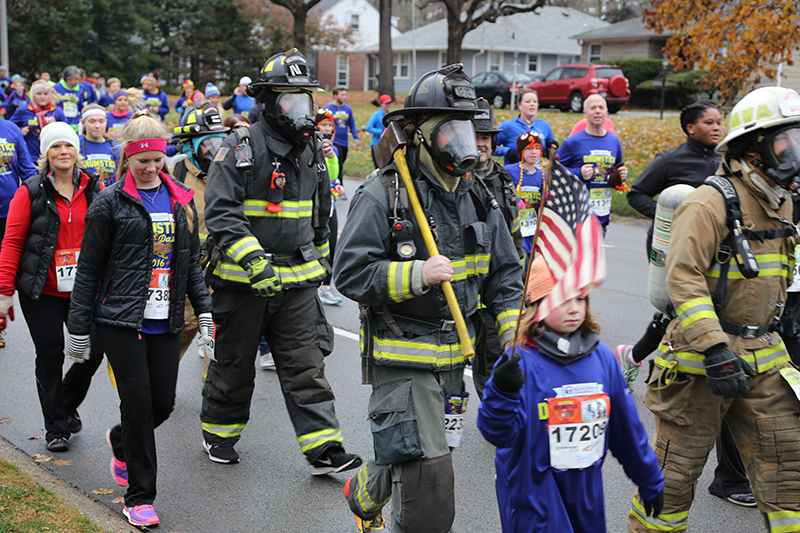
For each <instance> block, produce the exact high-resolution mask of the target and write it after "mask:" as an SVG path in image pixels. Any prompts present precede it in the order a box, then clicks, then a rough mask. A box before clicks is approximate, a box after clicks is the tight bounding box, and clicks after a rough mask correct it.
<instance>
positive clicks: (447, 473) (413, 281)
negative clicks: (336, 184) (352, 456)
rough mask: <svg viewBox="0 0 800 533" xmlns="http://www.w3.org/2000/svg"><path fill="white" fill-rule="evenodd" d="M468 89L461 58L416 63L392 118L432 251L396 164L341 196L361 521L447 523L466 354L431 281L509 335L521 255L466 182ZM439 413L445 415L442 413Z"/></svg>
mask: <svg viewBox="0 0 800 533" xmlns="http://www.w3.org/2000/svg"><path fill="white" fill-rule="evenodd" d="M476 100H477V99H476V97H475V88H474V87H473V86H472V83H471V82H470V79H469V77H468V76H467V75H466V74H464V72H463V70H462V66H461V65H460V64H456V65H450V66H447V67H444V68H442V69H439V70H434V71H431V72H428V73H426V74H424V75H423V76H422V77H421V78H420V79H419V80H418V81H417V82H416V83H415V84H414V86H413V88H412V89H411V92H410V93H409V95H408V97H407V98H406V100H405V106H404V107H403V108H402V109H398V110H395V111H392V112H390V113H388V114H386V116H384V117H383V123H384V125H387V126H388V125H389V123H390V121H395V120H396V121H398V126H400V127H401V128H402V130H403V135H404V136H405V138H406V140H407V142H408V144H407V146H406V148H405V152H406V158H407V160H408V167H409V169H408V170H409V172H410V175H411V176H412V177H413V180H414V187H415V189H416V191H417V195H418V197H419V198H420V199H421V200H422V202H423V204H424V209H425V215H426V216H427V217H429V220H430V226H431V231H432V232H433V233H434V235H435V237H436V241H437V246H438V251H439V255H435V256H433V257H431V256H430V254H429V253H428V249H427V247H426V245H425V243H424V240H423V237H422V233H421V230H420V227H419V224H418V222H417V220H416V217H414V216H413V215H412V212H411V209H412V207H411V206H410V205H409V202H408V201H407V200H405V198H406V197H407V196H408V193H409V191H406V190H405V185H404V182H403V180H401V179H400V176H399V174H398V171H397V167H396V165H395V164H394V163H392V164H389V165H387V166H385V167H383V168H381V169H380V170H378V171H375V172H373V173H372V174H371V175H370V177H369V178H368V179H367V180H366V181H365V182H364V184H363V185H362V186H361V187H359V188H358V190H357V191H356V193H355V194H354V196H353V198H352V199H351V201H350V211H349V212H348V215H347V221H346V222H345V225H344V229H343V230H342V235H341V236H340V237H339V244H338V247H337V250H336V259H335V261H334V267H333V281H334V283H335V284H336V287H337V289H338V290H339V291H340V292H341V293H342V294H343V295H345V296H347V297H348V298H350V299H352V300H355V301H356V302H358V303H359V304H360V305H361V327H362V330H363V336H362V340H363V341H364V342H363V351H362V381H363V382H364V384H370V385H371V386H372V395H371V397H370V401H369V415H368V416H369V419H370V427H371V430H372V434H373V448H374V453H375V457H374V458H372V459H370V460H369V461H367V463H366V464H365V465H364V466H363V467H362V468H361V470H360V471H359V472H358V475H356V476H354V477H352V478H350V479H349V480H348V481H347V482H346V484H345V497H346V498H347V502H348V505H349V507H350V510H351V511H352V512H353V514H354V515H355V517H356V521H357V522H358V525H359V527H360V528H361V530H363V531H370V530H373V529H379V528H381V527H383V524H384V520H383V515H382V509H383V507H384V506H386V505H387V504H388V503H389V501H390V500H391V505H392V513H391V514H392V519H391V520H392V524H391V530H392V531H396V532H402V531H407V532H410V531H425V532H426V533H448V532H449V531H450V529H451V527H452V525H453V520H454V518H455V493H454V474H453V462H452V455H451V449H453V448H456V447H457V446H458V444H459V440H460V435H461V433H460V428H461V426H462V424H463V421H464V413H463V407H464V405H465V404H466V403H467V402H466V400H467V396H468V394H467V393H466V391H465V385H464V367H465V366H466V365H467V363H468V355H467V349H466V347H462V345H461V341H460V339H459V335H458V332H457V328H456V327H455V323H454V320H453V315H452V313H451V311H450V308H449V306H448V305H447V304H446V303H445V301H446V300H445V295H444V290H443V288H442V285H441V282H443V281H449V282H451V283H452V289H453V292H454V293H455V296H456V298H457V300H458V306H459V307H460V309H461V310H462V312H463V315H464V318H465V319H466V327H467V328H468V332H469V335H470V337H472V338H475V337H476V336H477V333H478V332H477V330H476V328H475V327H474V325H473V322H472V320H471V317H472V315H474V314H475V313H476V312H477V311H478V303H479V301H480V303H481V304H483V305H485V306H486V308H487V309H488V312H489V314H490V316H491V320H492V321H493V322H494V323H495V325H496V328H497V331H498V335H499V337H500V339H501V340H500V342H502V343H503V344H505V343H506V342H509V341H511V340H512V339H513V337H514V326H515V324H516V319H517V316H518V315H519V303H520V299H521V298H522V264H521V262H520V259H519V255H518V254H517V251H516V250H515V249H514V242H513V241H512V239H511V234H510V232H509V231H508V227H507V225H506V222H505V220H503V215H502V214H501V213H500V211H499V210H498V209H494V208H493V207H492V204H491V202H490V197H489V194H488V192H487V191H486V190H485V189H484V188H483V187H474V186H473V184H474V181H475V179H474V177H473V170H474V168H475V166H476V165H477V164H478V161H479V155H478V149H477V146H476V141H475V126H474V123H473V120H472V119H473V117H474V116H475V115H476V114H479V113H480V112H481V110H480V109H479V108H478V105H477V102H476ZM445 420H447V423H446V424H445V423H444V421H445Z"/></svg>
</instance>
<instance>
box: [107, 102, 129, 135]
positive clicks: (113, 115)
mask: <svg viewBox="0 0 800 533" xmlns="http://www.w3.org/2000/svg"><path fill="white" fill-rule="evenodd" d="M111 99H112V102H113V107H112V108H111V110H110V111H107V112H106V131H108V135H109V136H110V137H111V138H112V139H117V138H118V137H119V135H120V133H121V132H122V128H124V127H125V123H126V122H128V121H129V120H130V119H131V114H132V113H131V110H130V106H129V105H128V104H129V102H130V99H129V98H128V92H127V91H125V90H119V91H117V92H116V93H114V95H113V96H112V97H111Z"/></svg>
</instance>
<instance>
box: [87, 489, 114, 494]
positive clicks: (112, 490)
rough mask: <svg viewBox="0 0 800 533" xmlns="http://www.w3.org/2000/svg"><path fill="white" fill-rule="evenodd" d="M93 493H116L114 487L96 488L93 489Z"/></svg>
mask: <svg viewBox="0 0 800 533" xmlns="http://www.w3.org/2000/svg"><path fill="white" fill-rule="evenodd" d="M92 494H98V495H101V494H114V489H102V488H101V489H95V490H93V491H92Z"/></svg>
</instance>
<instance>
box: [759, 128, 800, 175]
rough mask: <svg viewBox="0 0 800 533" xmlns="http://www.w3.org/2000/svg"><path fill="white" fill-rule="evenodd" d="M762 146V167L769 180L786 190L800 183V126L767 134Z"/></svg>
mask: <svg viewBox="0 0 800 533" xmlns="http://www.w3.org/2000/svg"><path fill="white" fill-rule="evenodd" d="M761 146H762V150H763V153H762V154H761V155H762V161H761V163H760V166H761V169H762V171H763V172H764V174H766V175H767V177H768V178H769V179H771V180H772V181H774V182H775V183H776V184H777V185H779V186H781V187H783V188H784V189H788V188H789V187H790V186H791V185H792V183H793V182H800V126H798V125H797V124H793V125H791V126H787V127H785V128H780V129H777V130H775V131H772V132H769V133H767V134H766V136H765V137H764V140H763V141H762V142H761Z"/></svg>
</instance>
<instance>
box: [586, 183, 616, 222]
mask: <svg viewBox="0 0 800 533" xmlns="http://www.w3.org/2000/svg"><path fill="white" fill-rule="evenodd" d="M589 202H590V203H591V204H592V209H594V214H595V215H597V216H599V217H604V216H606V215H608V214H610V213H611V189H610V188H609V187H603V188H601V189H590V190H589Z"/></svg>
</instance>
